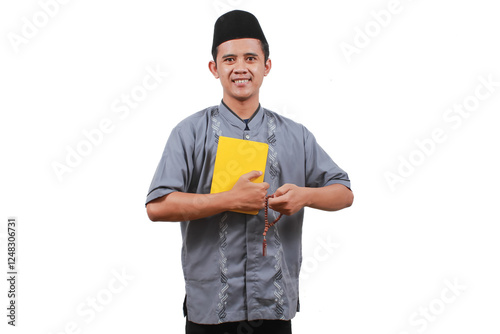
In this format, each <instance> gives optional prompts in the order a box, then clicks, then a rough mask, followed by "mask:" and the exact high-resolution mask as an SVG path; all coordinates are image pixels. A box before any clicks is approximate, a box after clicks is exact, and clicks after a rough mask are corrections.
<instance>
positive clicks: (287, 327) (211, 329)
mask: <svg viewBox="0 0 500 334" xmlns="http://www.w3.org/2000/svg"><path fill="white" fill-rule="evenodd" d="M186 334H292V322H291V321H290V320H288V321H285V320H256V321H240V322H226V323H223V324H219V325H199V324H195V323H194V322H191V321H189V320H187V318H186Z"/></svg>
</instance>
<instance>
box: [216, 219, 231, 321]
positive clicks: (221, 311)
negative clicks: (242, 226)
mask: <svg viewBox="0 0 500 334" xmlns="http://www.w3.org/2000/svg"><path fill="white" fill-rule="evenodd" d="M226 219H227V212H225V213H224V215H223V216H222V218H221V220H220V222H219V241H220V246H219V255H220V257H219V268H220V282H221V284H222V287H221V289H220V291H219V303H218V304H217V317H218V318H219V323H222V322H224V319H225V318H226V315H227V314H226V304H227V301H226V299H227V289H228V288H229V284H228V282H227V257H226V254H225V251H226V246H227V238H226V235H227V231H226V230H227V227H228V225H227V222H226Z"/></svg>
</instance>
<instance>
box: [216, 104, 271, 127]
mask: <svg viewBox="0 0 500 334" xmlns="http://www.w3.org/2000/svg"><path fill="white" fill-rule="evenodd" d="M262 109H263V108H262V106H261V105H260V103H259V106H258V107H257V110H255V112H254V113H253V115H252V116H251V117H250V118H249V120H248V128H249V129H250V131H252V130H258V129H259V128H260V126H261V125H262V123H263V122H264V111H263V110H262ZM219 112H220V113H221V115H222V116H223V117H224V118H225V119H227V120H228V121H229V122H230V123H231V124H232V125H233V126H236V127H238V128H240V129H241V130H245V128H246V124H245V121H243V120H242V119H241V118H240V117H239V116H238V115H236V113H235V112H234V111H232V110H231V109H230V108H229V107H228V106H227V105H226V104H225V103H224V101H222V100H221V103H220V105H219Z"/></svg>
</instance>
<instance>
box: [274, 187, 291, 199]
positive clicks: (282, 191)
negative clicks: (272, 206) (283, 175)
mask: <svg viewBox="0 0 500 334" xmlns="http://www.w3.org/2000/svg"><path fill="white" fill-rule="evenodd" d="M289 190H290V187H288V185H287V184H284V185H282V186H281V187H279V188H278V189H276V192H275V193H274V196H275V197H279V196H283V195H284V194H286V193H287V192H288V191H289Z"/></svg>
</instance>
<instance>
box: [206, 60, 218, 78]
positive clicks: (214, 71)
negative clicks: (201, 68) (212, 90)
mask: <svg viewBox="0 0 500 334" xmlns="http://www.w3.org/2000/svg"><path fill="white" fill-rule="evenodd" d="M208 69H209V70H210V72H211V73H212V75H213V76H214V77H215V79H219V72H218V71H217V63H216V62H215V61H213V60H211V61H210V62H209V63H208Z"/></svg>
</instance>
